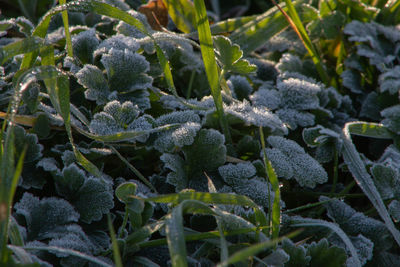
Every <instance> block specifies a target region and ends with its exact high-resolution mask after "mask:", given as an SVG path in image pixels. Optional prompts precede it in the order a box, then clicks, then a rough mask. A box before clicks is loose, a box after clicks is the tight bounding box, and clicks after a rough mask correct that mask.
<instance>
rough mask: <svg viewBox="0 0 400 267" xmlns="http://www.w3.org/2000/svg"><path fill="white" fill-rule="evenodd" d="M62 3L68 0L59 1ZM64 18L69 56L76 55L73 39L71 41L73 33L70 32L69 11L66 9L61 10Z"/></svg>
mask: <svg viewBox="0 0 400 267" xmlns="http://www.w3.org/2000/svg"><path fill="white" fill-rule="evenodd" d="M59 3H60V5H64V4H65V3H66V0H60V1H59ZM61 16H62V20H63V23H64V30H65V41H66V43H67V52H68V56H69V57H73V56H74V52H73V49H72V41H71V34H70V32H69V23H68V11H67V10H64V11H62V12H61Z"/></svg>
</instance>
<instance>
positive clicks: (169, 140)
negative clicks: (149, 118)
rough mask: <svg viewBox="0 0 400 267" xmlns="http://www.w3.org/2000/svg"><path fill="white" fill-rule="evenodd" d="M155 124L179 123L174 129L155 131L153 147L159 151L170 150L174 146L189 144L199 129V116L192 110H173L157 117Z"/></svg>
mask: <svg viewBox="0 0 400 267" xmlns="http://www.w3.org/2000/svg"><path fill="white" fill-rule="evenodd" d="M155 123H156V125H157V126H162V125H166V124H171V123H181V124H182V125H181V126H179V127H178V128H176V129H173V130H169V131H165V132H161V133H157V134H156V140H155V141H154V148H155V149H157V150H158V151H161V152H171V151H173V149H174V148H175V147H183V146H185V145H186V146H188V145H191V144H192V143H193V141H194V138H195V136H196V135H197V132H198V131H199V130H200V128H201V127H200V117H199V115H197V114H195V113H194V112H193V111H192V110H187V111H175V112H171V113H168V114H165V115H162V116H160V117H158V118H157V119H156V120H155Z"/></svg>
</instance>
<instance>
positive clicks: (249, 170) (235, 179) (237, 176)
mask: <svg viewBox="0 0 400 267" xmlns="http://www.w3.org/2000/svg"><path fill="white" fill-rule="evenodd" d="M218 172H219V174H220V175H221V176H222V178H223V179H224V181H225V182H226V183H227V184H229V185H232V186H235V185H243V184H246V183H247V181H248V179H249V178H251V177H253V176H255V175H256V168H255V167H254V166H253V164H251V163H250V162H245V163H238V164H231V163H229V164H227V165H223V166H221V167H219V168H218Z"/></svg>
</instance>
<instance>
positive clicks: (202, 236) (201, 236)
mask: <svg viewBox="0 0 400 267" xmlns="http://www.w3.org/2000/svg"><path fill="white" fill-rule="evenodd" d="M268 228H269V227H268V226H264V227H251V228H242V229H235V230H231V231H222V233H221V232H220V231H210V232H206V233H196V234H185V241H186V242H191V241H199V240H206V239H214V238H220V236H221V234H223V235H224V236H235V235H241V234H247V233H250V232H256V231H257V230H265V229H268ZM166 244H167V239H166V238H160V239H155V240H150V241H144V242H142V243H138V246H139V247H140V248H147V247H157V246H162V245H166Z"/></svg>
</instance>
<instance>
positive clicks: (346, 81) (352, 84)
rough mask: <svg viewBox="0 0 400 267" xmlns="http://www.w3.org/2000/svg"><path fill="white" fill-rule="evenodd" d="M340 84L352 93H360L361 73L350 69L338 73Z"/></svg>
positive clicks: (361, 89) (361, 90)
mask: <svg viewBox="0 0 400 267" xmlns="http://www.w3.org/2000/svg"><path fill="white" fill-rule="evenodd" d="M340 77H341V78H342V84H343V86H344V87H346V88H347V89H349V90H350V91H351V92H352V93H355V94H361V93H362V92H363V88H362V87H361V75H360V74H359V73H358V72H356V71H355V70H352V69H347V70H345V71H343V72H342V74H340Z"/></svg>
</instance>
